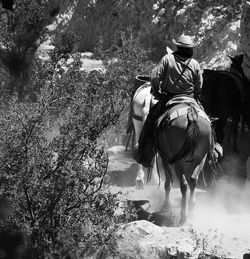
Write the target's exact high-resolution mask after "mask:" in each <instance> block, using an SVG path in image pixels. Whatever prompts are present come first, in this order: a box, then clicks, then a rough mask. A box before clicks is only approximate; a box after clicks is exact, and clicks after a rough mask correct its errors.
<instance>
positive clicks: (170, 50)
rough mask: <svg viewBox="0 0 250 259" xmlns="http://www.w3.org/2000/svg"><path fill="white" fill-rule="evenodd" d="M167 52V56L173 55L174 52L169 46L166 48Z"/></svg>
mask: <svg viewBox="0 0 250 259" xmlns="http://www.w3.org/2000/svg"><path fill="white" fill-rule="evenodd" d="M166 51H167V54H171V53H173V52H174V51H173V50H172V49H170V48H169V47H168V46H167V47H166Z"/></svg>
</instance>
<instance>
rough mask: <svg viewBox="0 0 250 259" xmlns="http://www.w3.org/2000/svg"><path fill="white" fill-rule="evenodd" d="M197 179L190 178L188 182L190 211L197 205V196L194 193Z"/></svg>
mask: <svg viewBox="0 0 250 259" xmlns="http://www.w3.org/2000/svg"><path fill="white" fill-rule="evenodd" d="M197 181H198V179H197V178H193V177H190V179H189V181H188V185H189V189H190V197H189V210H190V211H192V210H193V208H194V205H195V196H194V191H195V188H196V185H197Z"/></svg>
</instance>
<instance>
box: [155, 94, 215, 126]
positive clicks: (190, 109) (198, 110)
mask: <svg viewBox="0 0 250 259" xmlns="http://www.w3.org/2000/svg"><path fill="white" fill-rule="evenodd" d="M179 104H186V105H185V106H184V107H180V108H178V109H175V108H174V107H175V106H176V105H179ZM164 110H165V111H164V112H163V113H162V115H161V116H160V117H159V118H158V120H157V123H156V128H159V127H161V126H165V125H166V124H170V123H171V122H172V121H173V120H174V119H176V118H177V117H179V116H184V115H187V116H188V117H189V119H190V120H194V117H196V118H197V117H198V116H201V117H203V118H204V119H206V120H207V121H208V122H209V123H211V120H210V119H209V117H208V115H207V114H206V113H205V111H204V109H203V107H202V106H201V105H200V104H199V103H198V102H197V101H196V100H195V99H194V98H192V97H189V96H177V97H174V98H172V99H171V100H169V101H168V102H167V103H166V107H165V109H164Z"/></svg>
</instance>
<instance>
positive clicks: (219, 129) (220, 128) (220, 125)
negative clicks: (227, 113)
mask: <svg viewBox="0 0 250 259" xmlns="http://www.w3.org/2000/svg"><path fill="white" fill-rule="evenodd" d="M226 123H227V118H219V120H218V121H217V122H216V124H215V133H216V139H217V142H219V143H220V144H223V139H224V128H225V126H226Z"/></svg>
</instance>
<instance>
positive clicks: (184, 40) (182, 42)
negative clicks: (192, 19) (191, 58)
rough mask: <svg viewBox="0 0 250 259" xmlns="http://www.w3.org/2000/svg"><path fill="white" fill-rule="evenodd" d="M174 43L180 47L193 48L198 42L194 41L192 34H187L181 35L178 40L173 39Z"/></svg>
mask: <svg viewBox="0 0 250 259" xmlns="http://www.w3.org/2000/svg"><path fill="white" fill-rule="evenodd" d="M173 43H174V44H175V45H176V46H178V47H183V48H193V47H195V46H196V45H197V44H195V43H194V42H193V40H192V39H191V37H190V36H187V35H181V36H180V37H179V38H178V40H177V41H176V40H175V39H173Z"/></svg>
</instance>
